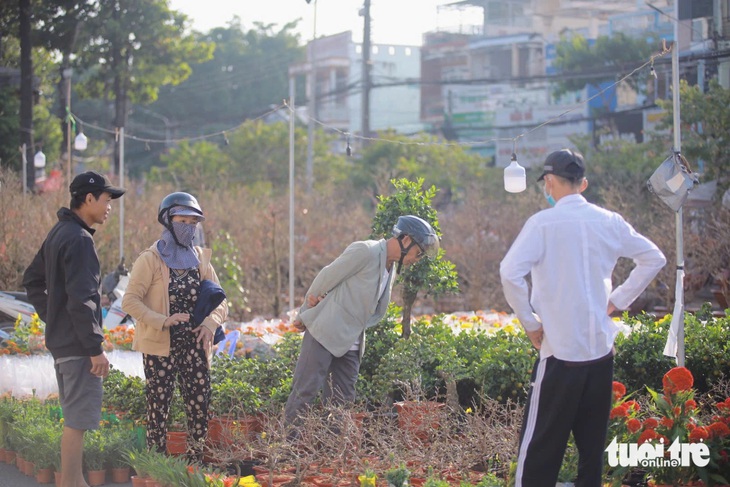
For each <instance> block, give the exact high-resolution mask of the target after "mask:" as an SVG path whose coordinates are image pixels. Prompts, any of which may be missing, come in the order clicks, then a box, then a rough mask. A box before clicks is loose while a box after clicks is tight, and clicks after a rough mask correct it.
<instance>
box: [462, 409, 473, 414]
mask: <svg viewBox="0 0 730 487" xmlns="http://www.w3.org/2000/svg"><path fill="white" fill-rule="evenodd" d="M464 412H465V413H466V414H471V413H472V411H471V408H466V411H464Z"/></svg>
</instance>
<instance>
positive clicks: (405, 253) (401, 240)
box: [398, 235, 416, 274]
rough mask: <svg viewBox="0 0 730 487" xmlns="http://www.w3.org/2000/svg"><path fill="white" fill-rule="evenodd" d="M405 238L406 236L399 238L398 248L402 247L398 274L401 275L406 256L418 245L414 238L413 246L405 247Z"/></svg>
mask: <svg viewBox="0 0 730 487" xmlns="http://www.w3.org/2000/svg"><path fill="white" fill-rule="evenodd" d="M403 237H405V235H400V236H398V246H399V247H400V259H398V274H400V271H401V269H402V268H403V259H405V257H406V255H408V252H410V251H411V248H413V246H414V245H416V241H415V240H413V237H410V235H409V237H410V238H411V244H410V245H409V246H408V247H405V246H404V245H403Z"/></svg>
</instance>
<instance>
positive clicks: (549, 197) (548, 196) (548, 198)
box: [542, 186, 555, 206]
mask: <svg viewBox="0 0 730 487" xmlns="http://www.w3.org/2000/svg"><path fill="white" fill-rule="evenodd" d="M542 194H543V195H544V196H545V201H547V202H548V205H550V206H555V198H553V195H551V194H550V193H548V192H547V190H546V189H545V186H543V187H542Z"/></svg>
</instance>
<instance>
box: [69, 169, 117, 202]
mask: <svg viewBox="0 0 730 487" xmlns="http://www.w3.org/2000/svg"><path fill="white" fill-rule="evenodd" d="M68 189H69V191H70V192H71V196H76V195H79V194H84V195H85V194H86V193H95V192H97V191H105V192H107V193H109V194H110V195H112V199H117V198H119V197H120V196H122V195H123V194H124V193H125V192H126V191H127V190H126V189H124V188H117V187H115V186H112V185H111V184H110V183H109V180H108V179H107V178H105V177H104V176H102V175H101V174H99V173H98V172H96V171H86V172H85V173H81V174H79V175H78V176H76V177H75V178H74V180H73V181H72V182H71V185H70V186H69V187H68Z"/></svg>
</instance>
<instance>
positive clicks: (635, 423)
mask: <svg viewBox="0 0 730 487" xmlns="http://www.w3.org/2000/svg"><path fill="white" fill-rule="evenodd" d="M626 429H628V430H629V433H636V432H637V431H639V430H640V429H641V421H639V420H638V419H636V418H631V419H630V420H628V421H627V422H626Z"/></svg>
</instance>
